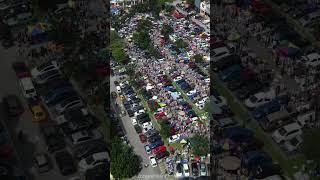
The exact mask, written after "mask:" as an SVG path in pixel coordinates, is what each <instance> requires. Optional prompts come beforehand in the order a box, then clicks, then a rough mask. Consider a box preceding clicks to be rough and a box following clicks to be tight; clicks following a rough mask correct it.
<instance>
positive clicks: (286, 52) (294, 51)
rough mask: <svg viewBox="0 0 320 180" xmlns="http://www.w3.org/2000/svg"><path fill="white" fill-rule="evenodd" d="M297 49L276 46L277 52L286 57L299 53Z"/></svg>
mask: <svg viewBox="0 0 320 180" xmlns="http://www.w3.org/2000/svg"><path fill="white" fill-rule="evenodd" d="M299 51H300V50H299V49H297V48H291V47H283V48H278V52H279V53H280V54H281V55H283V56H286V57H293V56H295V55H297V54H298V53H299Z"/></svg>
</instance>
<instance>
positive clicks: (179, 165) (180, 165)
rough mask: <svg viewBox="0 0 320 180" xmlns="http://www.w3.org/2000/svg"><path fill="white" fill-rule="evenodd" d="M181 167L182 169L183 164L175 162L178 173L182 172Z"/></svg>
mask: <svg viewBox="0 0 320 180" xmlns="http://www.w3.org/2000/svg"><path fill="white" fill-rule="evenodd" d="M182 169H183V166H182V164H181V163H177V167H176V170H177V172H178V173H179V174H182Z"/></svg>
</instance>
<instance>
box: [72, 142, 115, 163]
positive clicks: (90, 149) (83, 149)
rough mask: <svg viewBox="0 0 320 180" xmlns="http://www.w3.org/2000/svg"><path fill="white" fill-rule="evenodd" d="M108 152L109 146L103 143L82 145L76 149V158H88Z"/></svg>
mask: <svg viewBox="0 0 320 180" xmlns="http://www.w3.org/2000/svg"><path fill="white" fill-rule="evenodd" d="M106 151H107V152H108V151H109V149H108V146H107V144H106V143H105V142H103V141H93V142H88V143H84V144H81V145H80V146H78V147H76V148H75V149H74V156H75V158H77V159H83V158H86V157H88V156H90V155H92V154H94V153H99V152H106Z"/></svg>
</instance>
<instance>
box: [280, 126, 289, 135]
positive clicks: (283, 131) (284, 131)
mask: <svg viewBox="0 0 320 180" xmlns="http://www.w3.org/2000/svg"><path fill="white" fill-rule="evenodd" d="M286 133H287V131H286V130H285V129H284V128H280V129H279V134H280V135H281V136H284V135H285V134H286Z"/></svg>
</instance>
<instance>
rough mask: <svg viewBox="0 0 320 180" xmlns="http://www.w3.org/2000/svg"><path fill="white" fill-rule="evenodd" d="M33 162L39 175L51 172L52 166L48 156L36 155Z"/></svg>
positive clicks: (44, 154) (43, 154)
mask: <svg viewBox="0 0 320 180" xmlns="http://www.w3.org/2000/svg"><path fill="white" fill-rule="evenodd" d="M33 161H34V164H35V166H36V168H37V170H38V172H39V173H45V172H48V171H50V169H51V164H50V159H49V156H48V154H46V153H37V154H35V155H34V160H33Z"/></svg>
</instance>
